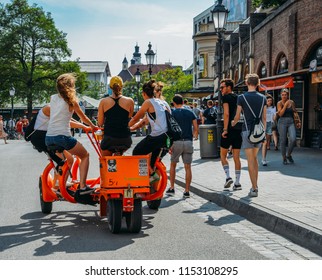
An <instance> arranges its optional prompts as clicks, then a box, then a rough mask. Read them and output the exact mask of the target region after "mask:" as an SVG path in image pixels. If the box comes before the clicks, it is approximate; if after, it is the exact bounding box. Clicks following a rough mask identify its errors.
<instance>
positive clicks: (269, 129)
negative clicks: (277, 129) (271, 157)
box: [266, 122, 273, 135]
mask: <svg viewBox="0 0 322 280" xmlns="http://www.w3.org/2000/svg"><path fill="white" fill-rule="evenodd" d="M272 124H273V123H272V122H267V123H266V134H267V135H272V134H273V133H272Z"/></svg>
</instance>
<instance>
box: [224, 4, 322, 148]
mask: <svg viewBox="0 0 322 280" xmlns="http://www.w3.org/2000/svg"><path fill="white" fill-rule="evenodd" d="M321 13H322V3H321V1H319V0H289V1H287V2H286V3H285V4H283V5H282V6H280V7H279V8H277V9H275V10H271V11H268V12H267V13H252V14H250V17H249V18H248V19H247V20H246V21H245V22H243V24H241V25H239V27H238V28H237V29H236V30H234V32H233V33H232V34H231V35H230V36H228V37H227V38H226V40H225V42H224V53H223V55H224V75H225V76H226V77H230V78H232V79H233V80H234V81H235V83H236V84H237V87H236V90H239V91H243V90H245V84H244V79H245V76H246V74H248V73H257V74H258V75H259V77H260V78H261V85H260V88H259V90H260V91H261V92H263V93H269V94H271V95H272V96H273V97H274V99H275V103H277V101H278V100H279V98H280V96H279V95H280V90H281V89H282V88H289V90H290V97H291V99H292V100H294V101H295V104H296V107H297V110H298V112H299V114H300V117H301V119H302V124H303V125H302V128H301V129H299V130H298V131H297V138H298V140H299V143H300V144H301V145H303V146H314V145H317V146H321V133H322V116H321V114H322V113H321V111H322V106H321V104H322V86H321V82H322V79H321V78H322V23H321ZM316 142H318V143H316Z"/></svg>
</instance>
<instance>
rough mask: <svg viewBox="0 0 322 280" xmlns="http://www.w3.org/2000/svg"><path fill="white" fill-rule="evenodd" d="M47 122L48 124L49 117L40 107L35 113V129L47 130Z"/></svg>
mask: <svg viewBox="0 0 322 280" xmlns="http://www.w3.org/2000/svg"><path fill="white" fill-rule="evenodd" d="M48 124H49V117H47V116H46V115H45V114H44V112H43V109H41V110H40V111H39V113H38V115H37V119H36V122H35V129H36V130H43V131H47V130H48Z"/></svg>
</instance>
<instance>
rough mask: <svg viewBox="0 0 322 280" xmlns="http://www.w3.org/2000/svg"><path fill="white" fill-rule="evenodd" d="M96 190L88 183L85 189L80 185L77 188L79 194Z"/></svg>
mask: <svg viewBox="0 0 322 280" xmlns="http://www.w3.org/2000/svg"><path fill="white" fill-rule="evenodd" d="M93 191H94V189H92V188H90V187H89V186H87V185H86V187H85V188H84V189H81V188H80V187H79V188H78V189H77V192H78V194H79V195H85V194H90V193H92V192H93Z"/></svg>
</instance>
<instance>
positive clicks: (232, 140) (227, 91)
mask: <svg viewBox="0 0 322 280" xmlns="http://www.w3.org/2000/svg"><path fill="white" fill-rule="evenodd" d="M233 88H234V82H233V81H232V80H231V79H224V80H222V81H221V82H220V90H221V92H222V101H223V109H224V114H223V117H224V129H223V132H222V134H221V141H220V159H221V164H222V166H223V168H224V171H225V174H226V182H225V185H224V188H225V189H226V190H227V189H228V188H230V186H231V185H232V183H233V179H232V178H231V177H230V173H229V163H228V160H227V154H228V151H229V148H230V146H231V147H232V151H233V158H234V163H235V183H234V186H233V190H235V191H236V190H241V189H242V187H241V184H240V183H239V179H240V170H241V163H240V148H241V145H242V137H241V125H237V126H235V127H232V126H231V121H232V120H233V119H234V117H235V114H236V109H237V95H236V94H235V93H233V92H232V90H233Z"/></svg>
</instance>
